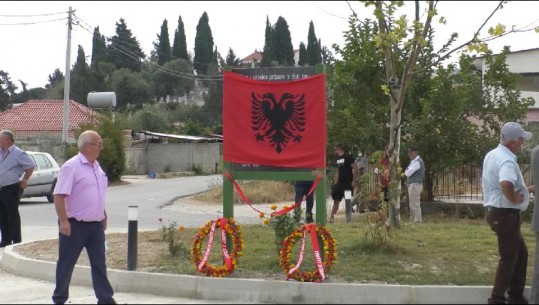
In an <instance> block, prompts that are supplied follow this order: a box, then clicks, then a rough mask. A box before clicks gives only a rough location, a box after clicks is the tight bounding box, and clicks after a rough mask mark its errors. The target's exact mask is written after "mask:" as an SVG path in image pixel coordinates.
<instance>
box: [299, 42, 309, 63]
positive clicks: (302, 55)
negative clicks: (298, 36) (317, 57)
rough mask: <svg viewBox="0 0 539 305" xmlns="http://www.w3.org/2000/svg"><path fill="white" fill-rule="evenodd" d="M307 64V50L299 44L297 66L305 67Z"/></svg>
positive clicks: (301, 43) (303, 45)
mask: <svg viewBox="0 0 539 305" xmlns="http://www.w3.org/2000/svg"><path fill="white" fill-rule="evenodd" d="M308 63H309V58H308V57H307V48H306V47H305V44H304V43H303V41H302V42H300V43H299V60H298V66H306V65H307V64H308Z"/></svg>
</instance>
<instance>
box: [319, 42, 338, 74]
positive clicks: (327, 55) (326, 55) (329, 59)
mask: <svg viewBox="0 0 539 305" xmlns="http://www.w3.org/2000/svg"><path fill="white" fill-rule="evenodd" d="M334 62H335V57H333V52H331V50H330V49H329V48H328V47H326V46H323V47H322V63H323V64H324V65H326V67H328V69H330V70H331V67H332V66H333V63H334Z"/></svg>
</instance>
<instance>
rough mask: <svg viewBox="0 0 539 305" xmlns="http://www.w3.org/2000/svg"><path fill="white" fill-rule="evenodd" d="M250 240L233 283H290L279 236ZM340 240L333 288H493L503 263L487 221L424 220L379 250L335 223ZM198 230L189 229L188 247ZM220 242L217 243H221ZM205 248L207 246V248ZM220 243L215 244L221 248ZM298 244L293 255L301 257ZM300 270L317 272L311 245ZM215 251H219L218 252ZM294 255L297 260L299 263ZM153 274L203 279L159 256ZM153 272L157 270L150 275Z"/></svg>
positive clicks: (352, 226) (529, 237) (183, 260)
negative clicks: (276, 239)
mask: <svg viewBox="0 0 539 305" xmlns="http://www.w3.org/2000/svg"><path fill="white" fill-rule="evenodd" d="M242 228H243V232H244V239H245V249H244V251H243V256H241V257H240V258H239V259H238V266H237V268H236V270H235V271H234V273H232V274H231V275H229V277H232V278H236V277H237V278H264V279H285V278H286V277H285V274H284V272H283V271H282V270H281V269H280V267H279V257H278V255H277V254H276V251H275V244H274V243H273V239H274V232H273V229H272V228H271V227H268V226H264V225H245V226H242ZM329 230H330V232H331V234H332V236H333V237H334V238H335V239H336V240H337V260H336V262H335V264H334V266H333V267H332V269H331V271H330V273H329V274H328V276H329V278H330V279H331V281H332V282H347V283H368V282H385V283H389V284H407V285H487V286H489V285H492V283H493V279H494V274H495V270H496V267H497V263H498V255H497V242H496V237H495V235H494V233H493V232H492V231H491V230H490V229H489V227H488V225H487V224H486V222H485V221H484V220H470V219H461V218H447V217H441V216H439V215H429V216H426V217H424V223H422V224H412V223H408V222H403V223H402V227H401V229H398V230H396V232H395V235H394V236H393V238H392V240H391V241H390V242H388V243H386V244H384V245H382V246H379V247H375V246H373V244H372V243H370V242H368V241H366V240H365V238H364V236H365V230H366V227H365V224H364V223H363V222H362V221H361V220H359V221H355V222H352V223H348V224H347V223H344V222H339V221H336V222H335V223H334V224H330V225H329ZM195 231H196V228H187V229H186V230H185V232H183V233H185V234H182V236H184V237H185V238H186V240H185V242H188V243H189V242H191V240H190V239H189V238H188V237H192V236H194V234H195ZM522 231H523V234H524V238H525V240H526V243H527V245H528V250H529V253H534V251H535V238H534V236H533V234H532V232H531V230H530V227H529V224H527V223H524V224H523V228H522ZM218 240H219V239H217V240H216V242H217V241H218ZM205 244H206V243H204V245H205ZM217 244H218V243H215V245H217ZM299 244H300V243H299V242H298V243H296V245H295V247H294V251H295V252H296V253H297V251H298V249H299ZM307 244H308V245H307V247H306V253H307V255H306V256H305V260H304V263H303V264H302V267H301V270H304V271H311V270H314V263H313V259H312V255H311V253H312V252H311V249H312V248H311V247H310V242H308V243H307ZM214 250H215V251H214ZM212 251H213V252H214V253H212V256H211V257H212V258H211V259H213V260H214V261H213V262H211V263H212V264H215V265H221V264H222V262H221V258H222V256H221V255H220V253H219V252H218V251H220V250H219V247H218V246H214V247H213V249H212ZM296 253H294V252H293V254H292V260H293V262H294V263H295V262H296V261H297V254H296ZM533 263H534V262H533V255H530V257H529V261H528V283H531V274H532V271H533ZM154 266H156V267H155V268H154V270H153V271H158V272H164V273H181V274H191V275H198V274H199V273H198V272H197V271H196V270H195V269H194V267H193V265H192V263H191V262H190V259H189V258H188V257H180V256H171V255H168V254H167V252H166V251H163V252H162V253H161V254H156V259H155V265H154ZM151 271H152V270H151Z"/></svg>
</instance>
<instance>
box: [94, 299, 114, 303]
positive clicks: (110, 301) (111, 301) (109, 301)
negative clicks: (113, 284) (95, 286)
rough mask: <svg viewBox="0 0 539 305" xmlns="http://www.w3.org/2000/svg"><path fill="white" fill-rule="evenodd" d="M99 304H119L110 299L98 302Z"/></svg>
mask: <svg viewBox="0 0 539 305" xmlns="http://www.w3.org/2000/svg"><path fill="white" fill-rule="evenodd" d="M97 304H118V303H116V300H114V299H110V300H108V301H97Z"/></svg>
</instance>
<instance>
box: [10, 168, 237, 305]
mask: <svg viewBox="0 0 539 305" xmlns="http://www.w3.org/2000/svg"><path fill="white" fill-rule="evenodd" d="M125 180H126V181H127V182H129V184H126V185H118V186H113V187H110V188H109V190H108V193H107V213H108V216H109V229H107V233H111V232H127V226H128V220H127V216H128V215H127V213H128V207H129V206H131V205H136V206H138V228H139V230H155V229H159V227H160V225H159V222H158V219H159V218H163V220H164V221H167V220H169V221H176V222H177V223H178V224H182V225H184V226H201V225H202V224H204V223H206V222H207V221H209V220H211V219H214V216H215V217H216V216H218V215H203V214H189V213H183V212H175V211H169V210H166V211H164V210H162V209H161V208H162V207H163V206H166V205H168V204H171V203H172V202H174V201H175V200H176V199H178V198H181V197H184V196H190V195H193V194H196V193H200V192H204V191H207V190H208V189H209V188H210V187H212V186H215V185H217V184H220V183H221V181H222V176H220V175H213V176H193V177H179V178H169V179H149V178H146V177H145V176H127V177H126V178H125ZM19 211H20V214H21V222H22V225H23V232H22V235H23V242H28V241H35V240H41V239H51V238H56V237H57V234H58V227H57V216H56V211H55V209H54V204H53V203H49V202H47V200H46V198H45V197H32V198H26V199H23V200H21V205H20V208H19ZM2 254H3V248H0V259H1V257H2ZM53 289H54V284H53V283H51V282H47V281H42V280H35V279H30V278H24V277H20V276H16V275H13V274H11V273H7V272H5V271H3V270H1V269H0V304H46V303H51V302H52V301H51V298H50V297H51V294H52V291H53ZM70 294H71V297H70V300H69V303H71V304H95V302H96V299H95V295H94V292H93V288H92V287H84V286H72V287H71V289H70ZM115 298H116V301H118V302H119V303H120V304H122V303H124V304H125V303H133V304H180V303H187V304H189V303H190V304H195V303H219V304H225V303H227V302H220V301H219V302H215V301H208V300H193V299H187V298H167V297H161V296H156V295H148V294H137V293H116V295H115Z"/></svg>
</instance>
